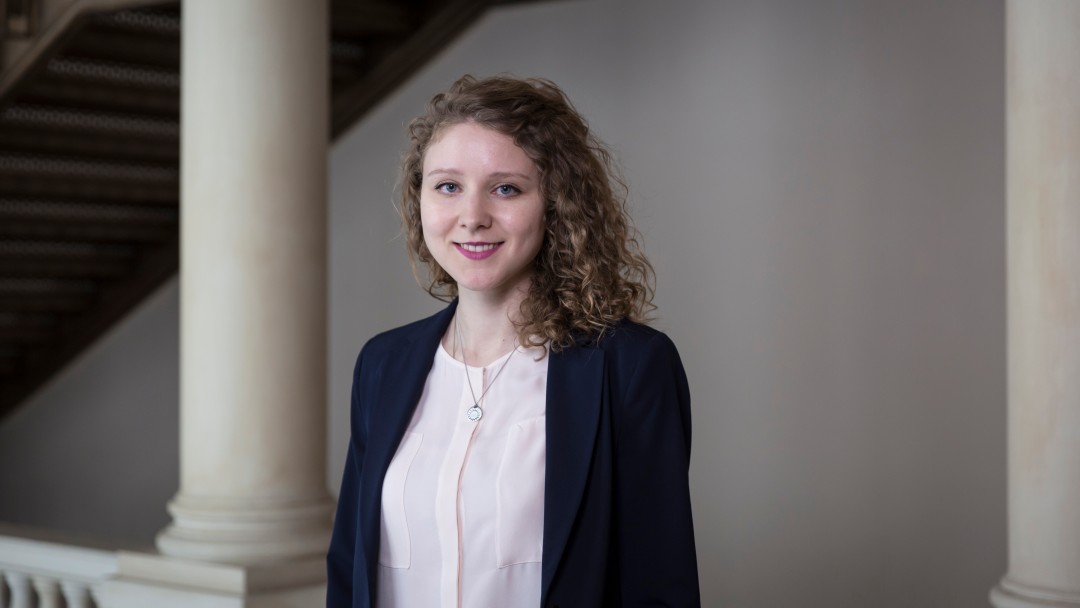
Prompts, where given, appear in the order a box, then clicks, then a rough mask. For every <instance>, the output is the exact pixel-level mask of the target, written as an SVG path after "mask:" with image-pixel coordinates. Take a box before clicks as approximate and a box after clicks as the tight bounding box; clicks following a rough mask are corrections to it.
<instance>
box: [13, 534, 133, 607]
mask: <svg viewBox="0 0 1080 608" xmlns="http://www.w3.org/2000/svg"><path fill="white" fill-rule="evenodd" d="M115 572H116V553H115V551H110V550H105V549H101V548H95V547H88V546H85V545H82V544H78V543H74V542H71V543H68V542H64V541H63V540H60V539H57V538H55V537H54V538H50V539H48V540H44V539H42V538H41V535H40V534H39V533H38V534H35V533H30V532H27V533H25V534H18V533H12V529H11V528H7V527H5V528H3V529H0V608H99V607H98V604H97V603H96V602H95V601H94V589H95V587H96V586H97V585H99V584H100V583H102V582H104V581H105V579H106V578H108V577H109V576H111V575H112V574H114V573H115Z"/></svg>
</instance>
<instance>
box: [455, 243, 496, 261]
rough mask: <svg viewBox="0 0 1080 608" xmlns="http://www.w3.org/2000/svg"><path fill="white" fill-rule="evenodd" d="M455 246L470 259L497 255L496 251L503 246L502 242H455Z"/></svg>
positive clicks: (481, 258)
mask: <svg viewBox="0 0 1080 608" xmlns="http://www.w3.org/2000/svg"><path fill="white" fill-rule="evenodd" d="M454 247H456V248H457V250H458V251H459V252H460V253H461V255H463V256H465V257H467V258H469V259H470V260H483V259H487V258H489V257H491V256H493V255H495V252H496V251H498V250H499V248H500V247H502V243H501V242H500V243H482V242H472V243H454Z"/></svg>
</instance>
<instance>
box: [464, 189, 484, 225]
mask: <svg viewBox="0 0 1080 608" xmlns="http://www.w3.org/2000/svg"><path fill="white" fill-rule="evenodd" d="M460 200H461V215H460V217H459V220H460V222H461V227H462V228H465V229H468V230H477V229H480V228H490V227H491V210H490V209H489V208H488V204H489V202H490V201H488V200H487V197H486V196H484V195H483V193H482V192H480V191H478V190H477V189H475V188H474V189H472V192H470V193H469V194H466V195H465V196H463V197H462V198H461V199H460Z"/></svg>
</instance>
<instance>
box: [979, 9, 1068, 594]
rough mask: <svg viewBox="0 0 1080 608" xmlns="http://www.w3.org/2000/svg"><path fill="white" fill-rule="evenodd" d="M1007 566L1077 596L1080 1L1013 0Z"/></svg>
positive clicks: (1034, 588) (1003, 589) (1041, 586)
mask: <svg viewBox="0 0 1080 608" xmlns="http://www.w3.org/2000/svg"><path fill="white" fill-rule="evenodd" d="M1006 19H1007V25H1006V31H1007V34H1006V36H1007V77H1006V80H1007V108H1008V109H1007V129H1006V132H1007V146H1008V154H1007V157H1008V160H1007V167H1008V169H1007V197H1008V201H1007V226H1008V323H1009V329H1008V341H1009V351H1008V369H1009V395H1008V400H1009V419H1008V422H1009V432H1008V440H1009V465H1008V471H1009V571H1008V573H1007V574H1006V575H1005V577H1004V579H1002V581H1001V583H1000V584H999V585H998V586H997V587H996V588H995V589H994V590H993V591H992V592H991V594H990V595H991V601H992V603H993V604H994V606H997V607H998V608H1037V607H1049V606H1054V607H1058V608H1063V607H1066V606H1077V607H1080V1H1077V0H1008V2H1007V9H1006Z"/></svg>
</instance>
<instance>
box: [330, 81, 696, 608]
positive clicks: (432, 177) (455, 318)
mask: <svg viewBox="0 0 1080 608" xmlns="http://www.w3.org/2000/svg"><path fill="white" fill-rule="evenodd" d="M409 136H410V147H409V150H408V152H407V154H406V156H405V158H404V161H403V166H402V175H401V184H400V189H401V212H402V218H403V222H404V228H405V234H406V237H407V243H408V249H409V254H410V257H411V259H412V261H413V265H414V269H415V268H416V267H417V266H418V265H421V266H423V267H424V268H423V269H424V270H425V271H426V272H424V274H425V275H426V276H427V277H428V278H427V280H426V282H427V290H428V292H429V293H431V294H432V295H434V296H436V297H440V298H442V299H445V300H449V305H448V306H447V307H446V308H445V309H444V310H443V311H442V312H440V313H438V314H436V315H435V316H433V317H430V318H427V319H424V320H421V321H417V322H415V323H412V324H410V325H406V326H404V327H400V328H398V329H394V330H391V331H389V332H386V333H383V334H381V335H379V336H376V337H374V338H372V339H371V340H370V341H369V342H368V343H367V344H366V345H365V346H364V348H363V350H362V351H361V352H360V356H359V357H358V358H357V361H356V368H355V372H354V376H353V393H352V438H351V440H350V443H349V453H348V458H347V462H346V465H345V476H344V480H343V481H342V486H341V494H340V498H339V501H338V511H337V518H336V520H335V525H334V535H333V540H332V542H331V545H330V551H329V555H328V571H329V590H328V595H327V606H330V607H334V608H337V607H353V608H358V607H367V608H371V607H378V608H402V607H409V608H413V607H415V608H428V607H441V608H459V607H466V608H473V607H480V608H483V607H500V608H502V607H515V608H516V607H529V606H543V607H562V608H570V607H575V606H580V607H600V606H672V607H682V606H698V605H699V604H700V600H699V596H698V578H697V562H696V557H695V550H694V533H693V524H692V521H691V514H690V495H689V488H688V479H687V469H688V466H689V458H690V393H689V389H688V387H687V383H686V376H685V374H684V372H683V368H682V364H681V362H680V360H679V355H678V353H677V351H676V349H675V346H674V344H672V342H671V340H670V339H668V337H667V336H665V335H664V334H662V333H660V332H658V331H656V330H654V329H651V328H649V327H647V326H645V325H643V324H642V323H643V322H644V321H645V317H646V315H647V313H648V312H649V311H650V309H651V308H652V303H651V298H652V288H651V285H652V283H651V281H652V267H651V266H650V265H649V262H648V260H647V259H646V258H645V256H644V255H643V254H642V253H641V251H640V250H639V248H638V241H637V238H636V237H637V233H636V230H635V229H634V228H633V224H632V223H631V221H630V218H629V217H628V215H627V212H626V205H625V197H624V188H623V186H622V183H621V181H620V180H619V179H618V176H617V173H616V172H615V170H614V167H613V164H612V161H611V157H610V156H609V154H608V152H607V151H606V149H605V148H604V147H603V146H602V144H600V143H599V142H598V141H597V140H596V138H594V137H593V136H592V135H591V134H590V132H589V129H588V126H587V125H586V123H585V121H584V119H583V118H582V117H581V115H580V114H578V112H577V111H576V110H575V109H574V108H573V106H572V105H571V104H570V102H569V101H568V100H567V98H566V96H565V95H564V94H563V92H562V91H561V90H560V89H559V88H558V87H556V86H555V85H554V84H553V83H551V82H549V81H546V80H535V79H530V80H518V79H513V78H504V77H499V78H489V79H485V80H477V79H475V78H472V77H470V76H466V77H463V78H461V79H460V80H458V81H457V82H456V83H454V85H453V86H452V87H451V88H450V89H449V90H448V91H446V92H445V93H440V94H438V95H436V96H435V97H434V98H433V99H432V100H431V102H430V104H429V105H428V108H427V112H426V113H425V114H424V115H423V116H421V117H419V118H417V119H415V120H414V121H413V122H412V124H411V125H410V126H409Z"/></svg>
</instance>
